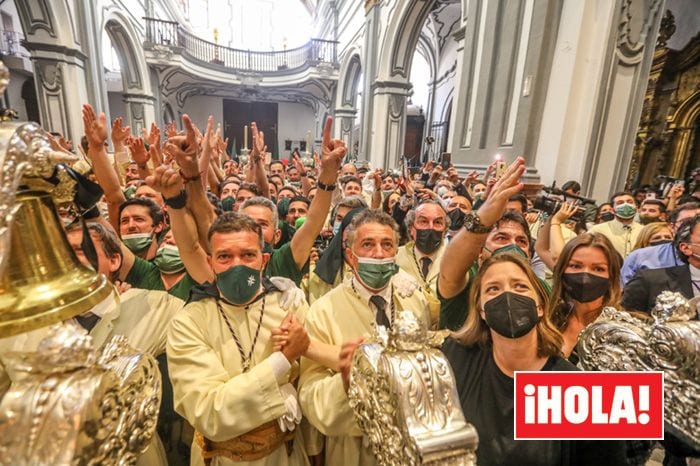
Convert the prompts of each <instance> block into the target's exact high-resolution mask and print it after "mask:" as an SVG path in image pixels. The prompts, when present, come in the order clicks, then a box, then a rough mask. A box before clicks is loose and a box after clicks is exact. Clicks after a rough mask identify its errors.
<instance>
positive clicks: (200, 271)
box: [146, 165, 215, 283]
mask: <svg viewBox="0 0 700 466" xmlns="http://www.w3.org/2000/svg"><path fill="white" fill-rule="evenodd" d="M146 183H147V184H148V185H149V186H150V187H152V188H153V189H155V190H156V191H158V192H159V193H161V194H162V195H163V198H164V199H165V202H166V203H167V204H168V214H169V216H170V226H171V227H172V229H173V234H174V235H175V242H176V243H177V249H178V251H180V258H181V259H182V262H183V263H184V264H185V269H187V273H189V274H190V277H192V279H194V281H196V282H197V283H206V282H210V283H211V282H213V281H214V279H215V277H214V273H213V272H212V270H211V268H210V267H209V264H208V263H207V253H206V251H205V250H204V249H203V248H202V246H201V245H200V244H199V236H198V234H197V224H196V222H195V221H194V217H193V216H192V213H191V212H190V211H189V210H188V209H187V207H185V206H184V205H181V204H178V203H177V200H180V201H181V200H182V199H181V196H184V195H185V194H182V193H183V192H184V185H183V182H182V177H181V176H180V174H179V173H178V172H176V171H175V170H173V169H172V168H170V167H168V166H166V165H161V166H160V167H158V168H156V169H155V172H154V174H153V175H152V176H149V177H148V178H146Z"/></svg>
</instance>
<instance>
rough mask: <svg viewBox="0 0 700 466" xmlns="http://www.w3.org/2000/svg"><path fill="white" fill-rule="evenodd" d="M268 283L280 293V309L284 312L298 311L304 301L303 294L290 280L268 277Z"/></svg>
mask: <svg viewBox="0 0 700 466" xmlns="http://www.w3.org/2000/svg"><path fill="white" fill-rule="evenodd" d="M270 281H271V282H272V284H273V285H275V287H277V289H278V290H280V291H281V292H282V296H280V307H281V308H282V309H284V310H285V311H292V310H295V309H298V308H299V307H301V305H302V304H304V302H305V301H306V296H304V292H303V291H301V290H300V289H299V288H297V286H296V285H295V284H294V282H293V281H292V280H290V279H288V278H284V277H270Z"/></svg>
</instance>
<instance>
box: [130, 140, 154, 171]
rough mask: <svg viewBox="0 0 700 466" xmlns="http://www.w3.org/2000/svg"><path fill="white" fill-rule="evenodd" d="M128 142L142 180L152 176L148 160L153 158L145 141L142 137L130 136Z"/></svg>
mask: <svg viewBox="0 0 700 466" xmlns="http://www.w3.org/2000/svg"><path fill="white" fill-rule="evenodd" d="M127 144H128V145H129V150H130V151H131V158H132V160H133V161H134V162H135V163H136V167H137V168H138V170H139V176H140V177H141V179H142V180H145V179H146V178H147V177H149V176H151V169H150V168H149V167H148V161H149V160H150V158H151V157H150V154H149V152H150V151H147V150H146V145H145V144H144V143H143V139H142V138H129V140H128V141H127Z"/></svg>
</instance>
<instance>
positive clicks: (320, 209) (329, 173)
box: [291, 117, 347, 269]
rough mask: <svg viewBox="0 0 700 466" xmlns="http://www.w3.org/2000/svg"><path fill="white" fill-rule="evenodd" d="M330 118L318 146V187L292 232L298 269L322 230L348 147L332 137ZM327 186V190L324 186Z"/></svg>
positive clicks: (305, 259) (292, 242) (304, 261)
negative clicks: (321, 141) (296, 229)
mask: <svg viewBox="0 0 700 466" xmlns="http://www.w3.org/2000/svg"><path fill="white" fill-rule="evenodd" d="M332 126H333V118H332V117H328V119H327V120H326V125H325V127H324V128H323V145H322V147H321V172H320V173H319V175H318V190H317V191H316V196H315V197H314V200H313V201H311V205H310V206H309V213H308V214H307V216H306V222H304V225H302V226H301V228H299V230H298V231H297V232H296V233H295V234H294V236H293V237H292V241H291V248H292V255H293V256H294V262H295V263H296V265H297V268H299V269H301V268H302V267H303V266H304V264H306V261H307V260H308V259H309V254H310V253H311V247H312V246H313V245H314V241H315V240H316V237H317V236H318V235H319V233H321V230H322V229H323V223H324V222H325V221H326V217H327V216H328V211H329V210H330V208H331V198H332V197H333V190H334V189H335V183H336V180H337V178H338V170H339V169H340V163H341V162H342V160H343V158H344V157H345V154H346V153H347V148H346V147H345V143H344V142H343V141H341V140H340V139H331V127H332ZM324 186H325V187H327V188H328V189H330V191H328V190H326V189H323V187H324Z"/></svg>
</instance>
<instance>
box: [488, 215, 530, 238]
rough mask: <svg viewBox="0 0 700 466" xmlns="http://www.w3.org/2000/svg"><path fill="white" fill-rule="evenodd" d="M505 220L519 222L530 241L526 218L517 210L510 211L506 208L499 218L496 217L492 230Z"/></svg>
mask: <svg viewBox="0 0 700 466" xmlns="http://www.w3.org/2000/svg"><path fill="white" fill-rule="evenodd" d="M506 222H515V223H517V224H519V225H520V226H521V227H523V231H524V232H525V235H526V236H527V240H528V241H530V242H532V237H531V236H530V225H528V223H527V220H525V217H523V216H522V215H520V214H519V213H518V212H515V211H512V210H507V211H506V212H505V213H504V214H503V216H502V217H501V218H499V219H498V221H497V222H496V224H495V225H494V226H493V229H494V230H497V229H498V228H500V227H501V224H502V223H506Z"/></svg>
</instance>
